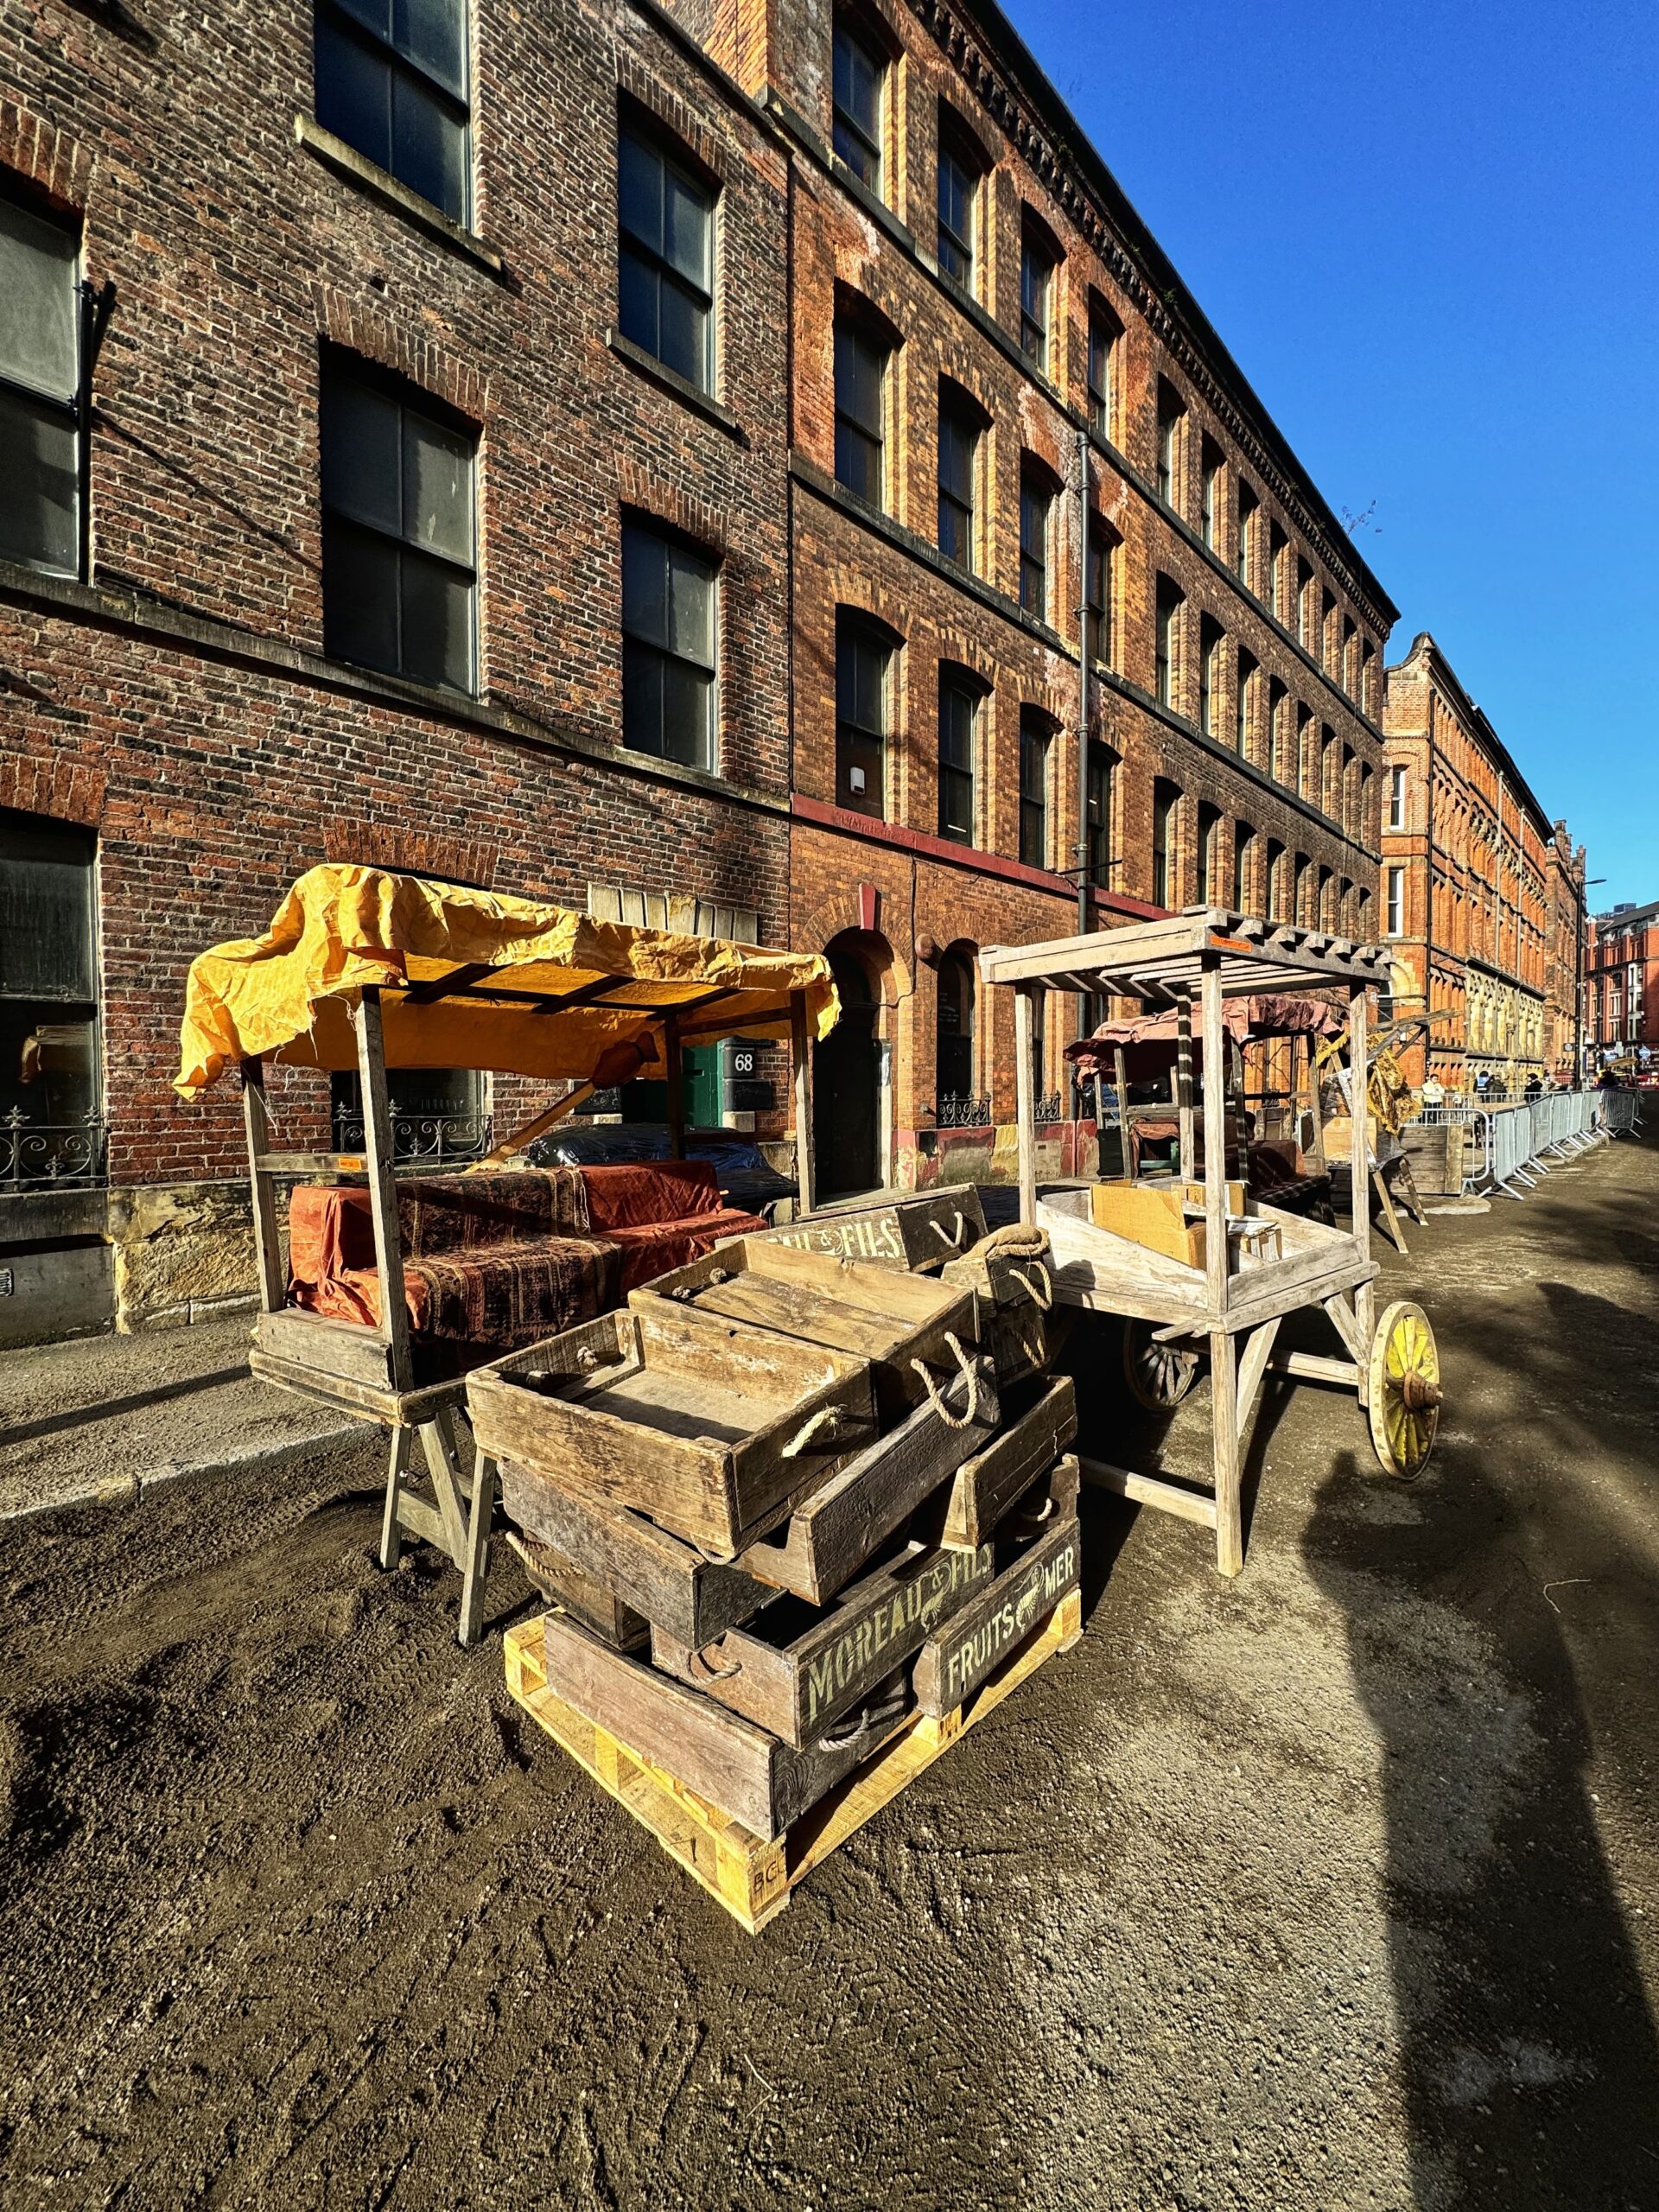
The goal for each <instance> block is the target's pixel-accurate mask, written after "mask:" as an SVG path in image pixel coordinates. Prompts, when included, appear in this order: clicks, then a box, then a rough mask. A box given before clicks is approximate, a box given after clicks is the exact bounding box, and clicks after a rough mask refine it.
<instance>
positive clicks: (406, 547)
mask: <svg viewBox="0 0 1659 2212" xmlns="http://www.w3.org/2000/svg"><path fill="white" fill-rule="evenodd" d="M321 446H322V629H323V645H324V650H325V652H328V653H329V654H331V655H333V656H334V658H336V659H339V660H348V661H355V662H356V663H358V664H359V665H360V666H362V667H364V668H378V669H384V670H385V671H386V673H387V674H388V675H391V676H404V677H409V679H410V681H411V682H412V683H432V684H438V685H442V687H444V688H445V689H447V690H454V691H470V690H472V689H473V682H474V677H473V648H474V635H473V631H474V603H475V599H476V594H477V573H476V556H475V553H474V486H473V476H474V455H475V454H476V452H477V449H478V441H477V438H476V436H475V435H474V433H473V432H472V431H471V430H470V429H467V428H466V427H465V426H464V425H462V423H461V422H460V420H459V418H457V417H454V416H451V415H450V414H449V412H448V410H447V409H446V408H444V407H443V406H442V403H441V402H439V401H438V400H436V399H434V398H432V397H430V396H429V394H427V393H425V392H418V391H416V389H415V388H414V386H412V385H404V384H403V383H401V382H400V381H399V380H398V379H397V378H392V377H390V376H385V375H383V374H381V373H380V372H378V371H375V370H373V369H372V368H371V367H370V366H369V365H368V364H367V363H366V362H361V363H357V362H353V363H352V364H351V365H347V363H346V361H345V360H343V359H340V358H339V357H338V356H336V355H334V353H332V351H330V352H328V353H325V355H324V357H323V365H322V381H321Z"/></svg>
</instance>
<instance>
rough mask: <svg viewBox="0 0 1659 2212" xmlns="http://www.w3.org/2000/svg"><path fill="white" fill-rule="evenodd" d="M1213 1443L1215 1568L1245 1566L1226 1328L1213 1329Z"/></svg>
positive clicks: (1233, 1378)
mask: <svg viewBox="0 0 1659 2212" xmlns="http://www.w3.org/2000/svg"><path fill="white" fill-rule="evenodd" d="M1210 1446H1211V1452H1212V1453H1213V1454H1214V1458H1215V1479H1216V1571H1217V1573H1220V1574H1226V1575H1234V1574H1239V1573H1243V1567H1244V1521H1243V1505H1242V1502H1241V1499H1240V1496H1239V1480H1238V1471H1239V1455H1238V1369H1237V1366H1236V1361H1235V1352H1234V1344H1233V1339H1232V1338H1231V1337H1230V1336H1229V1334H1228V1333H1227V1332H1226V1330H1225V1329H1212V1330H1211V1333H1210Z"/></svg>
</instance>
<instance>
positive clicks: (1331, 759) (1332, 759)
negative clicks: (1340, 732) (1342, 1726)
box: [1319, 722, 1342, 815]
mask: <svg viewBox="0 0 1659 2212" xmlns="http://www.w3.org/2000/svg"><path fill="white" fill-rule="evenodd" d="M1341 790H1342V786H1341V785H1340V783H1339V782H1338V778H1337V733H1336V732H1335V730H1333V729H1332V727H1331V725H1330V723H1329V722H1321V723H1320V724H1319V805H1320V807H1321V809H1322V810H1324V811H1325V813H1326V814H1330V815H1334V814H1336V813H1337V812H1338V808H1339V806H1340V804H1341V799H1340V793H1341Z"/></svg>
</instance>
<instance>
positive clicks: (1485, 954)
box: [1383, 631, 1583, 1092]
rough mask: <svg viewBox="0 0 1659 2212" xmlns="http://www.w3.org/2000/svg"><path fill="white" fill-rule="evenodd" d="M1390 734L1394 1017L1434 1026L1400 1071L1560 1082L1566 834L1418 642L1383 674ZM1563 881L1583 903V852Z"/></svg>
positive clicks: (1441, 663)
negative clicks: (1561, 888) (1561, 871)
mask: <svg viewBox="0 0 1659 2212" xmlns="http://www.w3.org/2000/svg"><path fill="white" fill-rule="evenodd" d="M1384 727H1385V728H1386V730H1387V733H1388V749H1387V760H1386V772H1387V787H1386V791H1385V793H1384V802H1385V810H1384V814H1383V934H1384V936H1386V938H1388V939H1389V942H1390V943H1391V944H1393V945H1394V947H1395V989H1394V1002H1393V1010H1394V1012H1395V1014H1396V1015H1400V1016H1405V1015H1408V1014H1419V1013H1425V1012H1427V1013H1429V1014H1433V1015H1434V1016H1435V1020H1434V1024H1433V1029H1432V1031H1431V1032H1430V1033H1429V1038H1428V1039H1427V1044H1426V1045H1419V1046H1416V1047H1415V1048H1414V1050H1413V1051H1412V1052H1409V1053H1408V1055H1407V1056H1406V1058H1405V1061H1404V1066H1405V1070H1406V1072H1407V1074H1408V1076H1409V1077H1410V1078H1411V1079H1412V1080H1413V1081H1414V1082H1417V1083H1421V1082H1422V1081H1423V1080H1424V1079H1425V1077H1430V1076H1432V1077H1434V1078H1435V1079H1436V1080H1438V1081H1439V1082H1440V1083H1441V1084H1444V1085H1445V1086H1446V1088H1447V1089H1448V1090H1464V1091H1472V1090H1476V1089H1477V1088H1478V1087H1480V1085H1481V1082H1482V1078H1483V1077H1484V1082H1485V1084H1486V1085H1487V1086H1489V1087H1491V1088H1492V1089H1495V1090H1498V1091H1501V1092H1508V1091H1512V1090H1524V1089H1525V1087H1526V1084H1528V1082H1529V1080H1530V1079H1531V1078H1532V1077H1534V1076H1537V1077H1540V1078H1541V1079H1544V1078H1553V1077H1554V1074H1555V1072H1556V1065H1557V1062H1558V1060H1559V1058H1560V1050H1561V1039H1562V1032H1563V1027H1564V1025H1565V1023H1566V1021H1567V1009H1568V1008H1570V1007H1572V1006H1573V1003H1574V1001H1575V997H1576V987H1575V977H1576V963H1575V962H1574V957H1573V956H1574V949H1575V946H1576V941H1577V940H1576V932H1573V936H1572V938H1571V941H1570V942H1569V940H1568V937H1567V932H1566V931H1564V930H1563V929H1562V927H1561V926H1560V917H1559V914H1558V912H1557V900H1556V899H1555V897H1554V896H1553V895H1552V889H1551V874H1550V870H1551V865H1552V864H1551V858H1550V855H1551V854H1552V852H1556V851H1557V844H1556V840H1557V836H1558V833H1559V836H1560V840H1561V848H1560V849H1561V851H1563V852H1564V851H1566V850H1570V848H1568V847H1567V845H1566V832H1565V828H1564V826H1562V825H1560V824H1552V823H1550V821H1549V820H1548V817H1546V816H1545V814H1544V813H1543V811H1542V810H1541V807H1540V806H1539V804H1538V802H1537V801H1536V799H1535V798H1534V797H1533V795H1532V792H1531V791H1530V790H1529V787H1528V785H1527V783H1526V780H1525V779H1524V778H1523V777H1522V774H1521V772H1520V771H1519V770H1518V769H1517V768H1516V765H1515V763H1514V761H1513V760H1511V759H1510V754H1509V753H1508V751H1507V750H1506V749H1505V747H1504V746H1503V742H1502V741H1501V740H1500V739H1499V737H1498V735H1497V731H1496V730H1495V729H1494V728H1492V725H1491V722H1490V721H1488V720H1487V718H1486V716H1485V715H1484V713H1483V712H1482V711H1481V709H1479V707H1478V706H1477V705H1476V704H1475V702H1474V701H1473V700H1472V699H1471V698H1470V696H1469V695H1468V693H1467V692H1466V691H1465V689H1464V687H1463V685H1462V684H1461V683H1459V680H1458V677H1457V675H1456V673H1455V671H1453V670H1452V666H1451V664H1450V663H1449V662H1448V661H1447V660H1446V657H1445V655H1444V654H1443V653H1442V652H1441V651H1440V647H1439V646H1438V645H1436V644H1435V642H1434V640H1433V638H1432V637H1431V636H1430V635H1429V634H1428V632H1427V631H1424V632H1420V633H1419V635H1418V636H1417V637H1416V638H1415V639H1414V640H1413V643H1412V648H1411V651H1410V652H1409V653H1408V655H1407V657H1406V658H1405V659H1404V660H1403V661H1402V662H1401V663H1400V664H1399V665H1398V666H1397V667H1394V668H1390V669H1389V671H1388V696H1387V702H1386V706H1385V709H1384ZM1557 864H1558V865H1560V855H1559V854H1558V862H1557ZM1570 867H1571V869H1572V871H1573V881H1574V882H1576V884H1577V886H1578V889H1577V893H1576V895H1577V897H1578V898H1579V899H1580V901H1581V899H1582V896H1583V891H1582V885H1583V855H1582V854H1581V853H1580V854H1578V855H1575V856H1574V857H1573V861H1572V862H1571V863H1570ZM1569 963H1573V964H1569ZM1552 1024H1553V1027H1552ZM1570 1063H1571V1055H1570V1048H1569V1053H1568V1066H1569V1067H1570ZM1563 1072H1565V1070H1563Z"/></svg>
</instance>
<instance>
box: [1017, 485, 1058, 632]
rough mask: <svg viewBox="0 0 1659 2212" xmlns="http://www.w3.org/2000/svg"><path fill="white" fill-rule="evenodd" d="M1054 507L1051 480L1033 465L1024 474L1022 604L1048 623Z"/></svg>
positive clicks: (1021, 558) (1021, 557)
mask: <svg viewBox="0 0 1659 2212" xmlns="http://www.w3.org/2000/svg"><path fill="white" fill-rule="evenodd" d="M1051 505H1052V493H1051V492H1050V489H1049V485H1048V480H1047V478H1046V476H1044V475H1042V474H1040V473H1039V470H1038V469H1037V467H1035V466H1034V464H1033V463H1032V462H1030V461H1027V462H1026V464H1025V465H1024V467H1022V468H1021V469H1020V606H1021V607H1024V608H1025V610H1026V612H1027V614H1034V615H1036V616H1037V617H1038V619H1039V620H1040V621H1045V622H1046V620H1048V513H1049V508H1050V506H1051Z"/></svg>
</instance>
